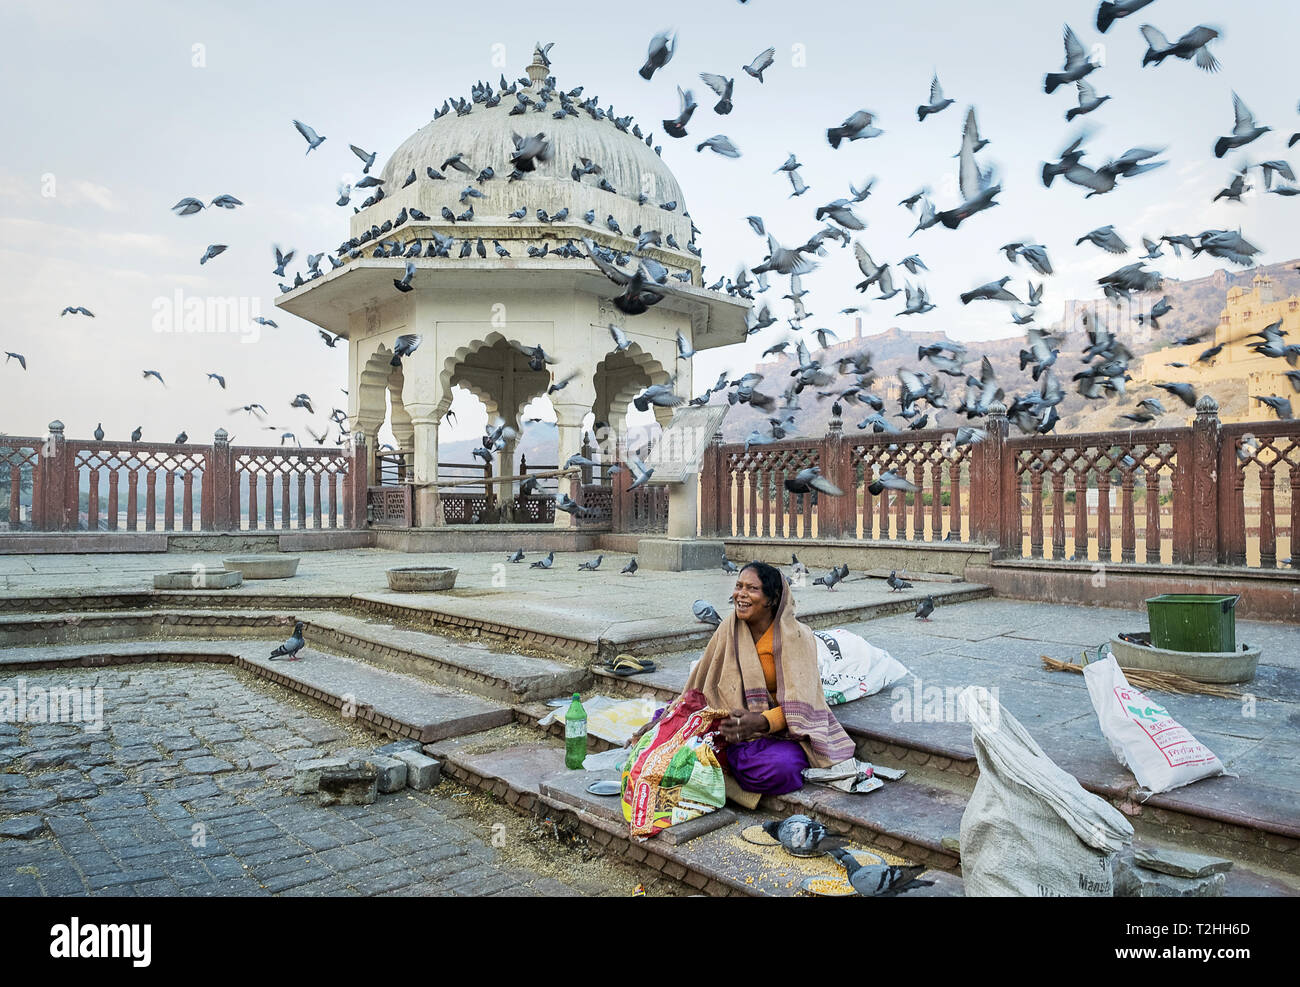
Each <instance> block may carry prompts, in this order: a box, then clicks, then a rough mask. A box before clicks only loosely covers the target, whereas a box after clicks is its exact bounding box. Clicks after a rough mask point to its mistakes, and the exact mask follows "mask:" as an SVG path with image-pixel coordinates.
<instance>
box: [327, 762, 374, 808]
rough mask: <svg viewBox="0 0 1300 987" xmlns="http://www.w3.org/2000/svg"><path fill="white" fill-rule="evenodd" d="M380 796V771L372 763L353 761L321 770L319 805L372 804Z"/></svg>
mask: <svg viewBox="0 0 1300 987" xmlns="http://www.w3.org/2000/svg"><path fill="white" fill-rule="evenodd" d="M378 797H379V772H378V770H376V768H375V767H374V765H372V764H363V763H360V762H353V763H352V765H350V766H349V767H346V768H327V769H325V770H324V771H322V772H321V776H320V790H319V791H318V792H317V794H316V800H317V803H318V804H319V805H370V804H371V803H372V802H374V801H375V799H376V798H378Z"/></svg>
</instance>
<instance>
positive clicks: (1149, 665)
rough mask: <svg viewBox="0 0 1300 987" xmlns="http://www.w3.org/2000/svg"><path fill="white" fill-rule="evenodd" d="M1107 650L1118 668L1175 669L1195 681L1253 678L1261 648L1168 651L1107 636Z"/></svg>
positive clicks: (1157, 670)
mask: <svg viewBox="0 0 1300 987" xmlns="http://www.w3.org/2000/svg"><path fill="white" fill-rule="evenodd" d="M1110 653H1111V654H1112V655H1114V656H1115V660H1116V661H1117V662H1118V663H1119V665H1120V667H1121V668H1142V669H1147V670H1148V671H1152V672H1177V673H1178V674H1179V675H1184V676H1186V677H1187V678H1189V679H1192V680H1194V681H1196V682H1213V683H1229V682H1249V681H1250V680H1251V679H1253V678H1254V677H1255V666H1256V665H1258V664H1259V653H1260V649H1259V648H1256V647H1252V646H1250V645H1245V650H1244V651H1243V650H1241V649H1240V648H1239V649H1238V650H1236V651H1224V652H1200V651H1167V650H1165V649H1164V648H1150V647H1146V646H1145V645H1141V644H1133V643H1131V642H1129V641H1121V640H1120V639H1119V637H1113V638H1111V639H1110Z"/></svg>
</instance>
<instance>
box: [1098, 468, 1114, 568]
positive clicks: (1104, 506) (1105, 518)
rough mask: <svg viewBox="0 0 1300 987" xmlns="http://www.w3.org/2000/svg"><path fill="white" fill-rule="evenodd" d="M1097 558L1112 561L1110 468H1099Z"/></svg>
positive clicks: (1102, 560)
mask: <svg viewBox="0 0 1300 987" xmlns="http://www.w3.org/2000/svg"><path fill="white" fill-rule="evenodd" d="M1097 560H1098V561H1099V562H1103V563H1104V562H1112V561H1114V559H1113V558H1112V557H1111V550H1110V470H1109V469H1106V470H1102V469H1100V468H1099V469H1098V470H1097Z"/></svg>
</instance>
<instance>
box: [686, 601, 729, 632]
mask: <svg viewBox="0 0 1300 987" xmlns="http://www.w3.org/2000/svg"><path fill="white" fill-rule="evenodd" d="M691 611H692V612H693V613H694V614H695V619H696V620H698V621H699V622H700V623H702V624H708V625H709V626H711V627H717V626H718V625H719V624H721V623H722V617H720V616H719V615H718V611H716V610H714V609H713V604H711V603H709V601H708V600H696V601H695V602H694V603H692V604H691Z"/></svg>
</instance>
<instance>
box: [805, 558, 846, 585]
mask: <svg viewBox="0 0 1300 987" xmlns="http://www.w3.org/2000/svg"><path fill="white" fill-rule="evenodd" d="M848 574H849V564H848V563H847V562H846V563H844V564H843V565H838V566H836V567H835V568H833V569H832V570H831V571H830V572H828V573H826V575H824V576H818V577H817V578H816V579H814V580H813V585H815V586H825V587H826V588H827V589H829V590H834V589H835V584H836V583H838V582H842V581H843V580H844V577H845V576H847V575H848Z"/></svg>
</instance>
